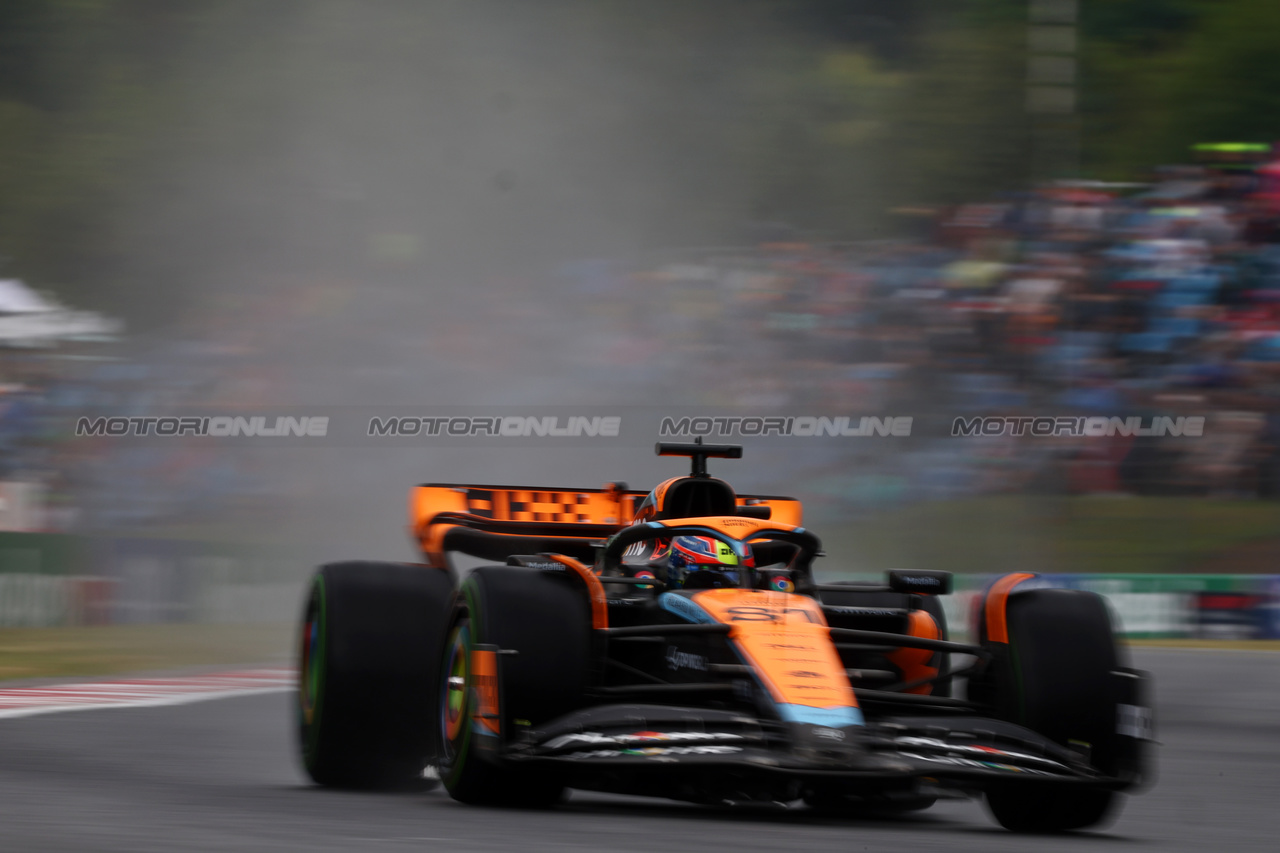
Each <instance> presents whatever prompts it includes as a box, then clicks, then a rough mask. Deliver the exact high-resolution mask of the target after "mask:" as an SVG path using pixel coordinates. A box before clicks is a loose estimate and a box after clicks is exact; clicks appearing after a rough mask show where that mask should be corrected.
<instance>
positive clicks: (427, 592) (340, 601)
mask: <svg viewBox="0 0 1280 853" xmlns="http://www.w3.org/2000/svg"><path fill="white" fill-rule="evenodd" d="M452 600H453V583H452V579H451V578H450V576H449V574H448V573H447V572H443V571H440V570H438V569H432V568H428V567H426V566H415V565H403V564H397V563H354V562H353V563H332V564H330V565H326V566H322V567H321V568H320V569H319V570H318V571H317V572H316V573H315V576H314V577H313V578H312V581H311V587H310V590H309V592H308V595H307V601H306V607H305V610H304V611H303V619H302V636H301V641H300V643H299V649H298V707H297V711H296V713H297V731H298V741H299V745H300V747H301V752H302V764H303V766H304V767H305V768H306V771H307V775H308V776H310V777H311V779H312V780H313V781H314V782H316V783H317V784H320V785H326V786H331V787H339V788H388V787H402V786H407V785H411V784H414V783H415V782H417V781H419V780H421V779H422V771H423V768H424V767H425V766H426V765H427V764H429V763H430V762H431V760H432V756H433V754H434V752H435V739H434V735H435V729H434V727H432V726H431V725H430V721H431V716H432V713H433V709H434V707H435V698H436V684H437V681H438V679H437V667H438V666H439V662H440V648H441V645H442V643H443V640H444V631H445V627H446V625H445V623H446V620H447V619H448V615H449V608H450V605H451V603H452Z"/></svg>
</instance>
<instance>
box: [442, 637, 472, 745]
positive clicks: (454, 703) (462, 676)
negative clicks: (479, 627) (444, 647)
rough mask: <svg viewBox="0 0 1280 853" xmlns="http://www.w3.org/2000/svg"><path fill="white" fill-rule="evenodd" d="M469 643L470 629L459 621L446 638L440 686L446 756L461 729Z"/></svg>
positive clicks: (465, 696) (465, 706) (443, 742)
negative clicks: (446, 645) (442, 677)
mask: <svg viewBox="0 0 1280 853" xmlns="http://www.w3.org/2000/svg"><path fill="white" fill-rule="evenodd" d="M470 645H471V632H470V630H469V628H468V626H467V623H466V622H460V623H459V624H458V625H457V626H456V627H455V628H454V629H453V633H452V634H451V635H450V637H449V643H448V651H447V652H446V654H445V666H444V683H443V684H442V685H441V688H440V727H441V734H442V735H443V737H441V739H440V740H441V743H442V744H444V752H445V757H446V759H449V758H453V757H454V756H455V755H456V753H457V749H456V744H457V743H458V741H459V740H460V738H461V737H462V734H463V732H464V731H465V724H466V719H467V688H468V686H469V685H468V681H469V675H470V672H469V670H470V654H469V649H470Z"/></svg>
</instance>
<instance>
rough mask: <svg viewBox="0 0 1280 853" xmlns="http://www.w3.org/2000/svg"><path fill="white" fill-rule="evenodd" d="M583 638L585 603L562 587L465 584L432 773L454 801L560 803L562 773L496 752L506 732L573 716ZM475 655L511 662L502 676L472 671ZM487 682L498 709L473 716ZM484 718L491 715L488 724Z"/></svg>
mask: <svg viewBox="0 0 1280 853" xmlns="http://www.w3.org/2000/svg"><path fill="white" fill-rule="evenodd" d="M590 632H591V621H590V615H589V613H588V610H587V602H586V600H585V596H583V595H582V594H581V592H580V591H579V590H578V588H577V587H576V586H574V585H573V584H572V583H570V582H568V581H567V579H565V578H562V577H554V576H548V575H545V574H542V573H540V572H537V571H533V570H530V569H527V568H508V567H504V566H492V567H483V568H479V569H476V570H474V571H473V572H472V573H471V574H470V575H469V576H468V577H467V580H466V581H465V582H464V584H463V586H462V589H461V590H460V591H459V595H458V600H457V603H456V605H455V608H454V613H453V617H452V619H451V620H450V627H449V632H448V635H447V639H446V641H445V644H444V653H443V655H442V660H441V665H440V668H439V673H440V674H439V679H440V681H439V684H440V686H439V690H438V698H437V719H438V721H439V723H438V730H439V737H440V744H441V746H440V762H439V772H440V780H441V782H443V784H444V787H445V789H446V790H447V791H448V792H449V795H450V796H451V797H453V798H454V799H455V800H458V801H460V802H464V803H472V804H477V805H505V806H522V807H526V808H539V807H546V806H550V805H553V804H555V803H556V802H558V801H559V800H560V798H561V797H562V796H563V793H564V789H565V776H564V774H563V772H562V771H561V769H560V768H558V767H539V768H532V767H527V766H520V765H518V764H513V763H511V762H509V761H506V760H504V759H503V758H502V757H501V756H500V755H499V754H498V753H499V752H500V750H499V749H498V748H496V746H495V745H496V744H498V743H500V742H501V740H502V739H503V737H504V736H505V735H507V734H509V733H510V732H511V729H512V727H513V726H516V725H520V726H529V725H538V724H539V723H543V722H546V721H547V720H551V719H554V718H555V717H557V716H559V715H561V714H564V713H567V712H568V711H571V710H574V709H575V708H577V707H580V705H581V703H582V697H583V693H584V691H585V688H586V680H587V664H588V649H589V644H590V640H591V636H590ZM478 646H483V647H485V649H486V650H498V649H500V650H502V651H504V652H509V653H510V654H503V655H502V656H501V663H500V672H499V673H497V674H496V675H495V674H494V673H480V672H477V671H476V661H477V660H478V658H477V657H476V654H475V653H476V651H477V647H478ZM497 675H500V678H497ZM489 676H494V677H495V682H496V692H497V694H498V695H499V696H500V701H499V702H498V705H499V708H496V709H495V708H493V707H492V706H489V707H487V709H482V708H479V707H478V704H479V703H480V695H481V690H482V689H490V690H493V689H495V686H494V683H493V682H491V683H490V684H488V685H486V684H483V683H482V682H483V679H484V678H486V677H489ZM490 695H493V694H490ZM484 710H488V711H490V712H496V713H495V714H494V717H493V718H487V717H484V716H483V715H482V713H481V712H482V711H484ZM489 747H495V748H493V749H489ZM486 753H487V754H486Z"/></svg>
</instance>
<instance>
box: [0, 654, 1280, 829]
mask: <svg viewBox="0 0 1280 853" xmlns="http://www.w3.org/2000/svg"><path fill="white" fill-rule="evenodd" d="M1136 663H1137V665H1139V666H1141V667H1144V668H1146V669H1149V670H1151V671H1152V672H1153V673H1154V674H1155V676H1156V679H1157V735H1158V737H1159V738H1160V740H1161V741H1162V742H1163V746H1162V747H1161V749H1160V750H1159V779H1158V781H1157V782H1156V784H1155V786H1154V787H1153V788H1152V789H1151V790H1150V791H1148V792H1147V793H1145V794H1144V795H1142V796H1137V797H1131V798H1128V800H1127V802H1126V803H1125V809H1124V811H1123V812H1122V813H1121V815H1120V816H1119V818H1118V819H1117V820H1116V821H1115V823H1114V824H1112V825H1111V826H1110V827H1108V828H1107V829H1105V830H1103V831H1100V832H1088V833H1078V834H1073V835H1067V836H1040V837H1028V836H1017V835H1013V834H1011V833H1006V832H1004V831H1003V830H1001V829H999V828H998V827H997V826H995V824H993V823H992V822H991V820H990V818H989V817H988V815H987V814H986V812H985V810H984V809H983V807H982V805H981V804H980V803H978V802H974V801H968V800H961V801H949V802H942V803H939V804H938V805H937V806H935V807H934V808H932V809H930V810H929V811H927V812H922V813H919V814H916V815H913V816H908V817H901V818H881V819H865V818H864V819H839V818H828V817H818V816H815V815H813V814H812V813H810V812H807V811H806V810H803V809H789V810H785V811H770V810H762V809H754V810H753V809H735V810H716V809H708V808H702V807H695V806H688V805H683V804H679V803H672V802H669V801H665V800H657V799H646V798H624V797H607V796H600V795H593V794H585V793H574V794H573V795H572V796H571V797H570V799H569V800H568V801H567V802H566V803H565V804H564V805H562V806H560V807H559V808H557V809H555V810H552V811H545V812H534V811H508V810H497V809H479V808H473V807H467V806H462V805H460V804H458V803H455V802H453V801H452V800H450V799H449V798H448V797H447V796H446V795H445V794H444V793H442V792H441V791H440V790H438V789H437V790H434V791H428V792H415V793H404V794H365V793H348V792H338V791H327V790H321V789H318V788H314V787H311V786H310V785H309V784H307V783H306V782H305V781H304V779H303V776H302V774H301V772H300V770H299V769H298V767H297V763H296V760H295V758H294V753H293V743H292V731H291V728H290V725H289V701H290V698H291V697H290V696H289V695H288V694H283V693H276V694H269V695H259V696H245V697H239V698H229V699H221V700H215V701H207V702H199V703H194V704H188V705H178V706H172V707H160V708H129V709H109V710H91V711H76V712H70V713H60V714H53V715H49V716H39V717H27V718H20V719H8V720H0V850H3V851H13V853H27V851H46V850H49V851H55V850H56V851H157V852H159V851H164V853H172V851H187V850H211V851H212V850H244V851H274V850H305V851H316V852H317V853H318V852H319V851H344V852H345V851H366V850H367V851H392V852H393V853H394V851H402V850H441V851H461V853H466V851H508V850H510V851H593V852H594V851H612V850H619V851H658V850H661V851H685V850H690V851H700V853H705V851H711V850H735V851H739V850H740V851H796V853H800V851H804V853H809V851H827V850H832V851H837V850H838V851H864V850H893V851H916V850H922V851H934V850H937V851H942V850H946V851H948V852H949V853H952V851H954V853H961V852H962V851H984V853H986V852H987V851H1029V850H1030V851H1042V850H1043V851H1094V850H1108V851H1111V850H1114V851H1153V853H1154V851H1159V853H1166V851H1243V850H1248V851H1252V850H1267V851H1273V850H1277V849H1280V801H1278V798H1277V796H1276V795H1277V793H1280V784H1278V783H1277V778H1276V777H1277V771H1280V653H1276V652H1206V651H1187V650H1145V651H1139V652H1138V654H1137V655H1136Z"/></svg>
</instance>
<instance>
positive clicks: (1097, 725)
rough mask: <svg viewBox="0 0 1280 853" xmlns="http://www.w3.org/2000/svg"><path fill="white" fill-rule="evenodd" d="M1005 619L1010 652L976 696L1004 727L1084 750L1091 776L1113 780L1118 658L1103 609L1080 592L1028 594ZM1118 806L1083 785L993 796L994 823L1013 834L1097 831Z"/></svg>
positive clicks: (1011, 605) (1024, 788)
mask: <svg viewBox="0 0 1280 853" xmlns="http://www.w3.org/2000/svg"><path fill="white" fill-rule="evenodd" d="M1006 614H1007V624H1008V630H1009V643H1008V654H1007V656H1005V657H1004V659H1003V660H997V661H995V665H994V666H993V668H992V670H991V673H990V677H989V678H988V679H987V680H986V681H985V683H983V684H981V685H980V689H979V691H978V695H977V696H976V697H975V698H979V699H980V700H981V701H984V702H986V703H988V704H990V705H992V706H993V708H994V710H995V711H996V714H997V715H998V716H1000V717H1001V718H1002V719H1006V720H1010V721H1011V722H1015V723H1018V724H1019V725H1023V726H1026V727H1027V728H1029V729H1031V730H1032V731H1035V732H1038V733H1040V734H1042V735H1045V736H1046V737H1048V738H1050V739H1051V740H1053V741H1055V742H1057V743H1060V744H1062V745H1063V746H1067V747H1071V748H1075V749H1080V750H1084V751H1086V752H1087V754H1088V757H1089V761H1090V763H1091V764H1092V765H1093V766H1094V767H1095V768H1097V769H1098V770H1099V771H1100V772H1102V773H1106V774H1113V773H1114V772H1115V768H1116V763H1117V755H1118V742H1117V736H1116V704H1117V700H1118V695H1117V688H1116V680H1115V677H1114V676H1113V675H1112V673H1113V672H1114V671H1115V670H1116V669H1117V668H1118V667H1119V666H1120V661H1119V656H1120V655H1119V650H1118V649H1117V647H1116V642H1115V635H1114V632H1113V629H1112V624H1111V616H1110V614H1109V613H1108V612H1107V607H1106V604H1105V602H1104V601H1103V600H1102V598H1101V597H1100V596H1098V595H1096V594H1095V593H1091V592H1084V591H1080V590H1066V589H1037V590H1028V591H1026V592H1015V593H1014V594H1012V595H1010V596H1009V601H1008V604H1007V610H1006ZM997 648H998V645H997ZM1117 801H1118V797H1117V795H1116V794H1115V792H1113V791H1110V790H1101V789H1098V788H1089V787H1085V786H1083V785H1065V784H1064V785H1057V784H1053V783H1044V784H1039V785H1029V784H1027V783H1025V782H1023V783H1022V784H1019V785H998V786H995V787H992V788H991V789H990V790H988V791H987V805H988V807H989V808H990V809H991V814H992V815H993V816H994V817H995V819H996V821H997V822H999V823H1000V825H1001V826H1003V827H1005V828H1006V829H1011V830H1014V831H1017V832H1061V831H1066V830H1073V829H1085V828H1087V827H1091V826H1096V825H1098V824H1100V823H1102V822H1103V821H1105V820H1106V819H1107V818H1108V817H1109V816H1110V815H1111V813H1112V811H1113V809H1114V807H1115V805H1116V804H1117Z"/></svg>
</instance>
